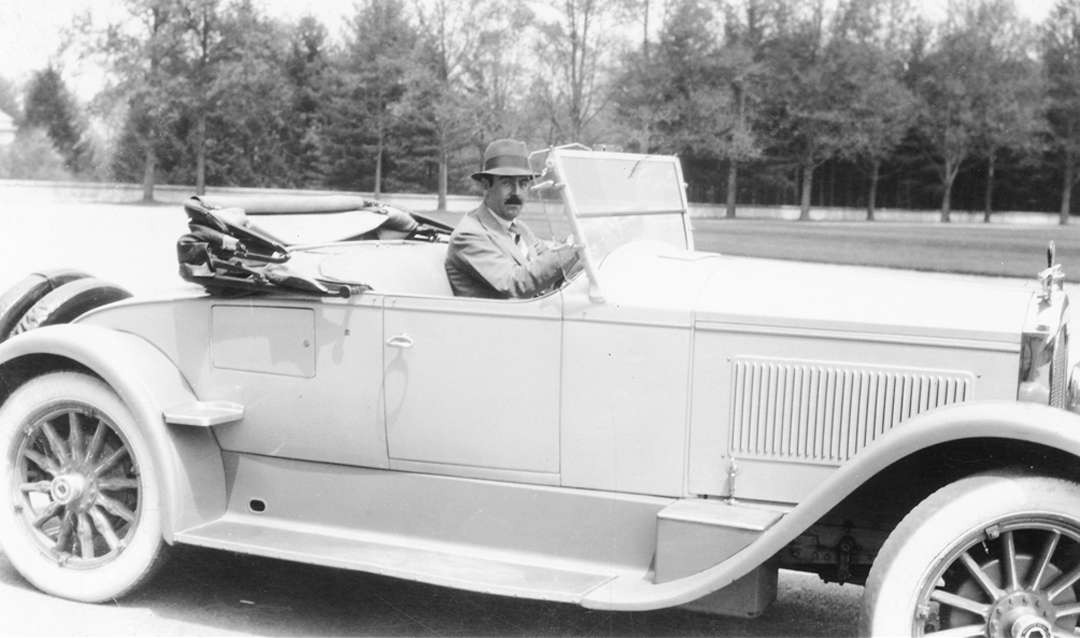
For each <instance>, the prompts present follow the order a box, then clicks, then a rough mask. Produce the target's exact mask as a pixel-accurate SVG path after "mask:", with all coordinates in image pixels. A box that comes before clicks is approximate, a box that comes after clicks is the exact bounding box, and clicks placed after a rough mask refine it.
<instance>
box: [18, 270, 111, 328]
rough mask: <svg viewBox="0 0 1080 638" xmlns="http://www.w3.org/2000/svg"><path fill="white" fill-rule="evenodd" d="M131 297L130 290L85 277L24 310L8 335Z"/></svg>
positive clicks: (54, 323)
mask: <svg viewBox="0 0 1080 638" xmlns="http://www.w3.org/2000/svg"><path fill="white" fill-rule="evenodd" d="M128 297H131V293H130V292H128V291H127V290H126V289H124V288H121V287H120V286H117V285H115V284H111V283H109V282H107V281H102V280H101V279H96V278H94V277H87V278H85V279H78V280H75V281H72V282H69V283H66V284H64V285H62V286H60V287H59V288H57V289H56V290H53V291H52V292H50V293H49V294H47V295H45V296H44V297H42V298H41V299H40V300H39V301H38V302H37V303H36V304H34V305H33V307H31V308H30V310H28V311H26V314H24V315H23V317H22V319H20V320H19V324H18V325H17V326H15V329H14V330H12V332H11V335H12V336H15V335H17V334H20V333H23V332H27V331H29V330H33V329H35V328H42V327H44V326H52V325H56V324H61V323H69V322H71V321H72V320H74V319H75V318H76V317H78V316H79V315H82V314H84V313H86V312H89V311H91V310H93V309H94V308H100V307H101V306H104V305H105V304H110V303H113V302H114V301H120V300H121V299H127V298H128Z"/></svg>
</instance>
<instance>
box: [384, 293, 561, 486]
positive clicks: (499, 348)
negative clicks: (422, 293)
mask: <svg viewBox="0 0 1080 638" xmlns="http://www.w3.org/2000/svg"><path fill="white" fill-rule="evenodd" d="M561 299H562V298H561V295H559V294H557V293H556V294H554V295H549V296H546V297H544V298H541V299H532V300H524V301H517V302H510V303H499V302H497V301H481V300H471V299H455V298H428V297H407V296H388V297H387V298H386V299H385V302H384V303H385V311H384V322H385V324H384V333H383V336H384V342H385V344H386V346H385V377H384V378H385V400H386V430H387V440H388V446H389V455H390V459H391V463H392V467H402V466H403V465H402V464H403V463H411V464H414V465H410V467H417V466H416V465H415V464H416V463H423V464H425V465H424V467H425V468H426V469H427V470H429V471H435V472H438V473H447V472H449V473H457V472H459V471H460V472H462V473H467V474H469V475H473V476H478V475H488V476H491V475H492V474H490V473H485V472H481V470H496V471H510V472H525V473H531V474H537V475H548V476H547V477H545V476H532V477H525V476H523V477H522V479H523V480H527V481H529V482H532V481H538V482H545V483H557V475H558V473H559V412H558V410H559V384H558V382H553V380H555V379H558V378H559V374H560V367H561V364H562V361H561V357H560V344H561V342H562V326H561V322H560V314H561V306H562V304H561ZM395 339H403V340H407V345H404V346H395V345H393V342H394V341H393V340H395ZM465 468H471V469H465Z"/></svg>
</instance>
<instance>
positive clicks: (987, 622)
mask: <svg viewBox="0 0 1080 638" xmlns="http://www.w3.org/2000/svg"><path fill="white" fill-rule="evenodd" d="M1078 581H1080V485H1077V484H1075V483H1072V482H1068V481H1062V480H1057V479H1050V478H1043V477H1020V476H1017V477H1008V476H978V477H971V478H967V479H963V480H961V481H957V482H956V483H953V484H952V485H949V486H947V487H945V488H943V489H941V490H939V491H938V492H937V493H935V494H933V495H932V496H930V497H929V498H927V499H926V500H925V501H923V502H922V503H921V504H920V505H919V506H918V507H916V508H915V509H914V510H912V511H911V513H910V514H908V516H907V517H906V518H905V519H904V520H903V522H902V523H901V524H900V525H899V526H898V527H897V528H896V530H895V531H894V532H893V533H892V534H891V535H890V536H889V539H888V540H887V541H886V543H885V545H884V546H883V547H882V549H881V552H880V553H879V554H878V557H877V559H876V560H875V561H874V566H873V569H871V571H870V577H869V578H868V580H867V583H866V589H865V592H864V594H863V606H862V617H861V619H860V634H861V635H864V636H924V635H925V636H933V635H941V636H993V637H996V636H1010V637H1013V636H1023V637H1024V638H1039V637H1045V638H1049V637H1050V636H1052V635H1059V634H1060V635H1073V631H1074V630H1075V629H1076V627H1077V619H1078V617H1080V603H1078V602H1077V595H1076V591H1075V586H1076V584H1077V582H1078Z"/></svg>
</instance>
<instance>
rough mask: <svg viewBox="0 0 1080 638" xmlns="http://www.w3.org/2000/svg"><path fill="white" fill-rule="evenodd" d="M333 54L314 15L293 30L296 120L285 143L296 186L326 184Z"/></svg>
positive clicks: (290, 63) (288, 68)
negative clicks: (324, 128)
mask: <svg viewBox="0 0 1080 638" xmlns="http://www.w3.org/2000/svg"><path fill="white" fill-rule="evenodd" d="M333 54H334V51H333V50H332V48H331V47H330V43H329V40H328V36H327V31H326V27H325V26H323V24H322V23H321V22H319V21H318V20H317V19H316V18H315V17H314V16H310V15H307V16H304V17H302V18H301V19H300V22H299V23H298V24H297V25H295V26H294V27H293V28H292V30H291V33H290V38H289V52H288V56H287V57H286V59H285V77H286V78H287V79H288V82H289V86H290V87H291V100H292V102H291V108H290V111H291V112H292V117H291V118H290V119H291V122H290V124H289V125H288V128H287V139H286V142H285V143H286V149H287V151H286V152H287V156H288V158H289V161H290V164H291V166H292V168H291V171H290V172H291V175H292V183H293V184H295V185H296V186H300V187H312V186H317V185H321V184H322V183H323V170H324V167H323V166H322V161H321V160H322V158H321V154H320V149H321V148H322V144H323V140H322V126H321V123H322V119H323V114H324V111H325V109H326V106H325V104H324V98H325V92H326V86H327V81H328V76H329V74H330V65H331V64H332V56H333Z"/></svg>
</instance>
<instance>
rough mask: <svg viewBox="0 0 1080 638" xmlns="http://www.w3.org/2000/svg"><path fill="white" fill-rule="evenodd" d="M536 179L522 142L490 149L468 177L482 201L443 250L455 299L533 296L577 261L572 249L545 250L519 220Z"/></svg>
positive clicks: (502, 142) (566, 246) (508, 142)
mask: <svg viewBox="0 0 1080 638" xmlns="http://www.w3.org/2000/svg"><path fill="white" fill-rule="evenodd" d="M535 177H536V174H535V173H533V171H532V169H531V168H530V167H529V158H528V154H527V153H526V151H525V144H524V143H523V142H518V141H515V140H497V141H494V142H492V143H491V144H489V145H488V147H487V150H485V151H484V165H483V167H482V169H481V170H480V171H477V172H476V173H473V174H472V178H473V179H474V180H475V181H477V182H479V183H480V184H481V185H482V187H483V189H484V202H483V204H481V205H480V207H479V208H477V209H476V210H474V211H472V212H470V213H468V214H467V215H465V217H463V218H462V219H461V221H460V222H459V223H458V225H457V228H455V229H454V232H453V234H452V235H451V236H450V247H449V248H448V249H447V252H446V274H447V276H448V277H449V278H450V285H451V287H452V288H453V289H454V294H455V295H457V296H459V297H486V298H490V299H521V298H529V297H536V296H538V295H542V294H544V293H545V292H547V291H548V290H550V289H551V288H552V287H553V286H554V284H555V283H556V282H558V281H559V280H560V279H561V278H562V276H563V273H564V272H565V271H568V270H569V269H570V268H571V267H572V266H574V264H576V263H577V260H578V252H577V250H576V249H575V246H573V245H572V244H562V245H559V246H555V247H549V246H548V245H547V244H546V243H544V242H543V241H541V240H539V239H537V238H536V236H535V235H534V234H533V233H532V231H531V230H529V227H528V226H527V225H526V224H525V223H524V222H522V221H521V220H519V219H518V218H517V217H518V215H519V214H521V209H522V207H523V206H524V205H525V197H526V194H527V190H528V187H529V183H530V182H531V181H532V180H533V178H535Z"/></svg>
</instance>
